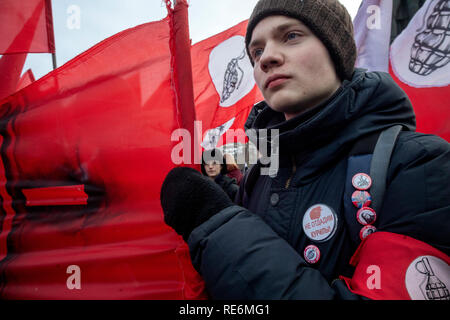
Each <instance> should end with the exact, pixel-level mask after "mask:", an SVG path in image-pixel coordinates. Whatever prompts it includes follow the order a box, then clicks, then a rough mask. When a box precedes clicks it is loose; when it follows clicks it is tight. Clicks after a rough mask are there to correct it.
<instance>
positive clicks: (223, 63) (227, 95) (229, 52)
mask: <svg viewBox="0 0 450 320" xmlns="http://www.w3.org/2000/svg"><path fill="white" fill-rule="evenodd" d="M247 23H248V22H247V21H243V22H241V23H239V24H238V25H236V26H234V27H232V28H230V29H228V30H226V31H224V32H222V33H219V34H217V35H215V36H213V37H210V38H208V39H206V40H203V41H201V42H199V43H197V44H195V45H194V46H193V47H192V50H191V55H192V57H194V59H193V61H192V73H193V78H194V98H195V107H196V114H197V120H200V121H201V127H202V134H203V136H204V139H203V143H202V146H203V147H204V148H205V149H211V148H214V147H216V146H220V145H221V144H224V143H226V142H233V141H226V140H227V139H226V138H225V139H222V141H220V140H221V139H220V138H221V137H222V136H223V135H224V133H225V132H226V131H227V130H229V129H242V130H243V128H244V123H245V121H246V120H247V117H248V114H249V113H250V110H251V108H252V107H253V105H254V104H255V103H256V102H258V101H261V100H263V98H262V95H261V93H260V91H259V89H258V88H257V86H256V84H255V80H254V78H253V67H252V65H251V63H250V60H249V58H248V56H247V53H246V50H245V41H244V37H245V32H246V28H247ZM234 142H242V141H234Z"/></svg>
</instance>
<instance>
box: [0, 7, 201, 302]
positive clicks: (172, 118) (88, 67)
mask: <svg viewBox="0 0 450 320" xmlns="http://www.w3.org/2000/svg"><path fill="white" fill-rule="evenodd" d="M166 3H167V2H166ZM180 3H181V2H180ZM186 9H187V8H186ZM180 10H181V8H180ZM169 11H170V15H169V17H167V18H165V19H163V20H161V21H158V22H151V23H147V24H143V25H140V26H137V27H135V28H132V29H128V30H125V31H123V32H120V33H118V34H116V35H114V36H112V37H110V38H108V39H106V40H104V41H102V42H101V43H99V44H97V45H96V46H94V47H92V48H91V49H89V50H88V51H86V52H84V53H82V54H80V55H79V56H77V57H75V58H74V59H72V60H71V61H69V62H67V63H66V64H65V65H63V66H61V67H60V68H58V69H56V70H54V71H52V72H50V73H49V74H47V75H46V76H44V77H42V78H41V79H39V80H37V81H35V82H34V83H32V84H30V85H28V86H27V87H25V88H24V89H22V90H21V91H19V92H16V93H15V94H13V95H12V96H10V97H8V98H7V99H3V100H1V101H0V105H1V108H0V120H1V121H0V143H1V158H0V160H1V161H0V196H1V199H2V203H1V204H2V206H1V210H0V273H1V274H2V279H3V280H4V281H2V286H0V298H2V299H197V298H204V297H205V294H204V285H203V282H202V280H201V278H200V276H199V275H198V274H197V273H196V271H195V270H194V269H193V267H192V265H191V262H190V257H189V252H188V248H187V246H186V244H185V242H184V241H183V240H182V238H181V237H180V236H178V235H177V234H176V233H175V232H174V231H173V230H172V229H171V228H169V227H168V226H167V225H166V224H165V223H164V221H163V212H162V209H161V207H160V200H159V192H160V187H161V184H162V181H163V179H164V177H165V176H166V174H167V173H168V171H169V170H170V169H171V168H173V167H174V166H175V165H174V164H173V161H172V159H171V150H172V148H173V145H174V142H173V141H171V133H172V132H173V131H174V130H175V129H178V128H180V121H179V116H183V112H184V111H183V109H182V108H180V105H179V97H178V98H177V93H176V92H175V90H174V88H176V87H177V86H176V85H175V82H176V79H177V77H178V73H177V71H176V68H173V63H175V58H174V56H175V54H174V53H175V52H176V50H177V46H176V45H173V44H174V41H173V40H174V37H176V35H177V32H178V31H177V30H176V29H174V28H173V26H174V23H173V20H172V19H173V18H174V17H173V12H172V11H171V9H170V10H169ZM137 44H138V45H137ZM180 112H181V114H180Z"/></svg>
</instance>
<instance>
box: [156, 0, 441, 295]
mask: <svg viewBox="0 0 450 320" xmlns="http://www.w3.org/2000/svg"><path fill="white" fill-rule="evenodd" d="M246 45H247V51H248V53H249V56H250V59H251V61H252V63H253V65H254V76H255V80H256V82H257V84H258V86H259V88H260V89H261V92H262V93H263V95H264V98H265V102H264V103H263V107H261V105H259V106H258V110H259V112H258V113H257V115H256V117H255V119H254V120H253V122H252V128H253V129H278V130H279V136H278V138H279V170H278V173H277V175H276V176H267V175H261V174H259V175H258V174H256V175H255V174H253V176H252V178H250V177H247V180H245V181H246V182H245V184H244V186H242V185H241V190H240V198H239V197H238V199H237V203H239V204H241V206H237V205H234V204H233V203H231V202H230V201H229V200H227V198H226V195H225V194H224V193H223V192H222V191H221V190H220V188H218V187H217V186H215V185H214V184H212V183H211V182H210V181H209V180H208V179H206V178H203V177H202V176H201V175H200V174H199V173H198V172H196V171H195V170H192V169H188V168H175V169H173V170H172V171H171V172H170V173H169V174H168V176H167V177H166V180H165V181H164V183H163V186H162V189H161V204H162V207H163V210H164V216H165V221H166V223H167V224H168V225H170V226H172V227H173V228H174V229H175V230H176V231H177V232H178V233H179V234H181V235H183V237H184V239H186V240H187V242H188V244H189V247H190V251H191V258H192V262H193V264H194V266H195V267H196V269H197V270H198V271H199V272H200V274H201V275H202V276H203V278H204V280H205V282H206V287H207V289H208V291H209V293H210V294H211V296H212V297H213V298H216V299H337V298H341V299H358V298H361V297H370V298H382V299H383V298H389V299H393V298H394V299H395V298H399V299H403V298H410V297H411V298H414V297H415V296H414V293H412V291H410V289H409V288H412V287H414V286H416V285H417V287H419V286H420V283H417V284H416V283H413V284H412V286H411V284H408V281H407V278H406V280H405V276H406V275H405V273H406V271H407V270H408V272H409V270H412V271H411V272H413V271H414V270H416V269H417V268H419V271H418V272H419V277H416V279H419V280H420V274H422V276H423V275H427V274H428V275H430V274H431V273H430V272H431V271H430V270H429V269H431V268H432V267H433V272H434V274H435V275H436V276H437V277H439V276H440V277H441V278H445V279H444V280H443V281H444V282H441V284H442V285H441V284H440V285H437V286H435V288H434V289H435V290H434V291H432V292H431V291H430V292H428V291H427V292H426V293H425V294H424V297H422V298H429V297H432V298H436V297H437V298H450V296H449V295H448V288H449V285H448V284H446V282H445V281H447V280H448V278H449V275H450V271H449V270H448V263H449V260H448V254H449V248H450V237H449V234H450V233H449V231H450V187H449V184H448V181H450V147H449V144H448V143H447V142H445V141H443V140H442V139H440V138H438V137H435V136H431V135H424V134H419V133H416V132H414V129H415V117H414V112H413V109H412V106H411V103H410V101H409V100H408V98H407V96H406V95H405V93H404V92H403V91H402V90H401V89H400V88H399V87H398V86H397V85H396V84H395V82H394V81H393V80H392V79H391V78H390V76H389V75H388V74H385V73H371V72H366V71H364V70H358V69H357V70H354V63H355V58H356V48H355V44H354V40H353V26H352V22H351V18H350V16H349V14H348V12H347V11H346V9H345V8H344V7H343V6H342V5H341V4H340V3H339V1H337V0H303V1H301V0H260V1H259V2H258V4H257V5H256V7H255V9H254V11H253V13H252V16H251V17H250V20H249V24H248V29H247V35H246ZM255 114H256V113H255ZM394 125H401V127H402V128H403V131H402V132H400V134H399V136H398V139H397V141H396V143H395V147H394V150H393V153H392V157H391V159H390V165H389V169H388V172H387V176H386V188H385V194H384V197H383V199H382V205H381V206H379V208H378V209H377V211H374V210H373V208H371V206H370V197H369V193H368V192H371V189H369V188H368V187H370V185H371V184H372V181H371V177H370V176H368V175H367V174H365V173H362V172H355V174H351V175H350V180H353V186H354V187H352V188H354V190H351V192H355V193H354V195H355V194H356V193H357V196H354V197H353V198H352V196H351V195H352V193H350V194H348V190H347V189H346V188H347V187H348V184H347V183H346V181H347V180H348V179H349V177H348V175H349V173H348V168H349V157H350V156H355V157H356V156H359V155H362V156H365V154H366V153H368V154H371V153H372V152H373V148H374V145H375V143H376V141H377V138H378V136H379V135H380V132H382V131H384V130H385V129H388V128H390V127H392V126H394ZM358 159H359V158H358ZM360 163H362V164H363V166H364V165H365V162H364V161H363V162H360ZM252 171H253V172H255V170H251V171H250V172H252ZM250 175H252V173H250ZM251 180H252V181H251ZM350 186H351V184H350ZM367 190H368V191H367ZM193 194H196V195H197V194H198V196H195V197H193V196H192V195H193ZM352 202H353V203H352ZM242 205H243V206H244V207H243V206H242ZM353 205H355V206H359V207H361V210H362V211H360V210H358V209H359V208H356V207H352V206H353ZM349 206H350V209H349ZM349 210H350V211H349ZM351 210H354V211H351ZM348 212H350V213H351V214H350V216H349V215H348ZM375 231H376V232H375ZM362 239H364V240H363V243H364V246H360V243H361V240H362ZM369 240H370V241H369ZM358 246H359V248H358ZM357 248H358V251H357V252H358V255H357V259H356V258H355V259H353V261H352V262H353V265H354V266H355V265H356V269H354V268H353V267H351V266H350V264H349V263H350V259H351V258H352V256H353V255H354V254H355V251H356V249H357ZM389 252H391V253H392V254H390V255H389ZM403 255H409V256H407V257H406V256H405V257H404V256H403ZM423 257H427V258H426V259H428V260H423V259H425V258H423ZM416 258H417V259H418V258H421V259H422V260H420V259H419V260H417V259H416ZM402 259H403V260H402ZM408 259H409V260H408ZM400 260H401V261H400ZM416 260H417V261H416ZM421 261H426V263H425V262H421ZM429 261H433V266H431V264H430V265H428V264H427V263H428V262H429ZM439 261H443V264H441V263H440V262H439ZM400 265H401V266H406V267H404V270H403V269H401V268H399V266H400ZM362 266H364V268H363V267H362ZM365 266H372V267H373V266H376V267H378V269H376V268H375V269H371V270H375V271H377V272H379V274H378V276H380V277H381V278H382V279H384V280H383V282H382V283H381V287H379V283H377V281H375V282H374V283H373V286H372V287H370V286H369V285H367V283H370V281H367V280H368V279H367V277H368V276H369V275H370V274H369V275H368V274H367V273H366V271H367V270H368V269H366V268H365ZM408 266H409V267H408ZM418 266H419V267H418ZM425 266H427V268H425ZM414 268H416V269H414ZM399 269H401V270H400V271H398V270H399ZM402 270H403V271H402ZM427 270H428V271H427ZM399 272H400V273H402V272H403V274H402V275H401V276H398V273H399ZM414 272H415V271H414ZM427 272H428V273H427ZM340 276H343V277H346V279H347V284H346V283H345V282H344V281H343V280H342V278H341V277H340ZM365 276H366V277H365ZM375 278H376V277H375ZM385 279H389V281H385ZM375 280H376V279H375ZM441 280H442V279H441ZM420 281H421V280H420ZM420 281H419V282H420ZM365 286H366V287H367V288H365ZM405 286H406V287H407V288H405ZM414 288H415V287H414ZM414 288H413V289H414ZM413 289H411V290H413ZM446 290H447V291H446ZM406 291H407V293H405V292H406ZM413 291H414V290H413ZM374 292H375V293H374ZM424 292H425V291H424ZM408 294H409V297H408Z"/></svg>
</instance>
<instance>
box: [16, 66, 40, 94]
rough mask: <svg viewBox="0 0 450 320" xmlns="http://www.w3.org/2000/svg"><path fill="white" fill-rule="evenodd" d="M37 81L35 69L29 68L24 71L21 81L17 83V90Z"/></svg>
mask: <svg viewBox="0 0 450 320" xmlns="http://www.w3.org/2000/svg"><path fill="white" fill-rule="evenodd" d="M34 81H35V79H34V75H33V71H31V69H28V70H27V71H25V72H24V74H23V75H22V77H20V80H19V83H18V84H17V89H16V90H17V91H19V90H20V89H23V88H25V87H26V86H28V85H30V84H32V83H33V82H34Z"/></svg>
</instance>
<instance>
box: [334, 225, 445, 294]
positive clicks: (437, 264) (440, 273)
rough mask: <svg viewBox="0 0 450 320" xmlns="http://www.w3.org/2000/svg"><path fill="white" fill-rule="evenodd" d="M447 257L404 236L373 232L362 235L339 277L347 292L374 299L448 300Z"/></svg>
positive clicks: (424, 244)
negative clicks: (348, 272) (348, 269)
mask: <svg viewBox="0 0 450 320" xmlns="http://www.w3.org/2000/svg"><path fill="white" fill-rule="evenodd" d="M449 263H450V258H449V256H448V255H446V254H445V253H443V252H441V251H439V250H438V249H436V248H434V247H432V246H430V245H428V244H426V243H424V242H421V241H419V240H416V239H413V238H411V237H408V236H404V235H400V234H395V233H390V232H383V231H379V232H375V233H373V234H371V235H370V236H368V237H367V238H365V239H364V240H363V241H362V242H361V244H360V245H359V247H358V249H357V250H356V252H355V254H354V255H353V257H352V258H351V259H350V264H351V265H352V266H354V267H355V273H354V274H353V277H352V278H351V279H350V278H346V277H342V276H341V277H340V278H341V279H343V280H344V281H345V282H346V284H347V287H348V288H349V289H350V291H351V292H353V293H355V294H358V295H361V296H364V297H367V298H370V299H375V300H409V299H412V300H450V293H449V290H450V266H449Z"/></svg>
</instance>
